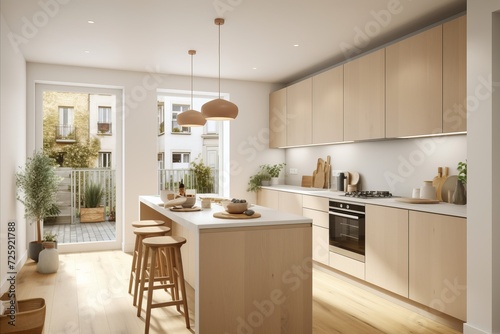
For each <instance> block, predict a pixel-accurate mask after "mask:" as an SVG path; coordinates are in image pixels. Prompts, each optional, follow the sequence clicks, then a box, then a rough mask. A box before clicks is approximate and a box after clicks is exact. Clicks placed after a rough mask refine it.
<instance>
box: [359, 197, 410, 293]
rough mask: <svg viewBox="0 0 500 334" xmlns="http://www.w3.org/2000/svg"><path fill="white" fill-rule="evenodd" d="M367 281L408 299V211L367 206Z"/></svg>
mask: <svg viewBox="0 0 500 334" xmlns="http://www.w3.org/2000/svg"><path fill="white" fill-rule="evenodd" d="M365 233H366V234H365V248H366V249H365V252H366V253H365V279H366V281H368V282H370V283H372V284H375V285H377V286H380V287H382V288H384V289H386V290H389V291H392V292H394V293H396V294H398V295H400V296H403V297H408V210H403V209H395V208H388V207H382V206H376V205H367V206H366V227H365Z"/></svg>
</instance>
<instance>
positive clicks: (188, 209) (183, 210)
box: [170, 206, 201, 212]
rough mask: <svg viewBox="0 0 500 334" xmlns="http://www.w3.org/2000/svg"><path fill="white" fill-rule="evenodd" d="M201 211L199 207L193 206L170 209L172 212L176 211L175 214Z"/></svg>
mask: <svg viewBox="0 0 500 334" xmlns="http://www.w3.org/2000/svg"><path fill="white" fill-rule="evenodd" d="M200 210H201V208H200V207H199V206H193V207H192V208H179V207H173V208H170V211H175V212H192V211H200Z"/></svg>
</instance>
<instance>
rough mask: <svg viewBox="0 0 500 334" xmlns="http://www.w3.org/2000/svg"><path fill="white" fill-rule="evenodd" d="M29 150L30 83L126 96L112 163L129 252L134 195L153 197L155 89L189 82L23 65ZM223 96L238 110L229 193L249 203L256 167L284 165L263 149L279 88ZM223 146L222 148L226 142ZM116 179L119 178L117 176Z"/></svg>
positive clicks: (239, 86)
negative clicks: (116, 155) (275, 162)
mask: <svg viewBox="0 0 500 334" xmlns="http://www.w3.org/2000/svg"><path fill="white" fill-rule="evenodd" d="M27 72H28V73H27V74H28V79H27V81H28V89H27V96H28V105H27V107H28V144H27V145H28V150H30V149H32V148H34V147H35V146H40V145H41V142H42V135H41V122H38V124H37V125H36V126H35V124H36V119H35V113H34V110H35V108H34V103H35V102H34V98H33V97H34V96H35V94H34V87H35V84H34V83H35V82H38V81H43V82H52V83H66V84H68V83H73V84H75V85H100V86H104V87H110V88H122V89H123V92H124V96H125V106H124V111H123V113H121V114H120V113H119V116H118V123H120V122H121V123H122V124H121V125H122V127H123V143H122V148H123V156H122V157H121V165H120V161H119V162H118V163H117V164H118V165H119V166H121V168H120V167H119V168H118V169H117V180H121V185H120V186H117V202H118V203H119V202H120V198H123V206H121V207H120V206H119V205H117V221H123V222H125V227H124V233H123V249H124V250H125V251H131V250H132V249H133V242H134V235H133V232H132V229H131V228H130V223H131V221H133V220H136V219H138V218H139V205H138V196H140V195H144V194H156V193H157V89H180V90H189V89H190V77H182V76H174V75H166V74H158V73H147V72H130V71H116V70H106V69H96V68H82V67H71V66H60V65H48V64H38V63H28V69H27ZM195 80H196V87H197V90H199V91H206V92H210V91H216V90H217V87H218V85H217V80H216V79H207V78H196V79H195ZM221 85H222V89H223V92H226V93H228V94H229V95H230V99H231V101H233V102H235V103H236V104H237V105H238V107H239V112H240V113H239V116H238V118H237V119H236V120H235V121H232V122H231V123H230V128H231V129H230V136H229V137H228V140H229V142H230V152H229V157H230V160H231V170H230V171H229V170H226V171H224V174H225V175H226V176H229V177H230V180H231V187H230V194H231V196H234V197H241V198H248V199H249V200H252V199H251V197H252V196H254V194H248V193H246V185H247V182H248V178H249V176H250V175H251V174H253V173H254V172H255V170H256V169H257V167H258V165H259V164H262V163H267V162H268V161H271V160H272V159H277V160H278V161H283V160H284V152H283V151H278V152H277V154H276V155H275V154H274V153H273V152H275V150H269V149H268V148H267V143H268V142H267V140H268V131H267V122H268V109H269V102H268V101H269V93H270V92H271V91H273V90H275V89H277V88H278V87H277V86H276V85H272V84H267V83H255V82H245V81H235V80H222V83H221ZM226 144H227V143H226ZM118 175H121V177H119V176H118Z"/></svg>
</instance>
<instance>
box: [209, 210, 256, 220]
mask: <svg viewBox="0 0 500 334" xmlns="http://www.w3.org/2000/svg"><path fill="white" fill-rule="evenodd" d="M213 216H214V218H222V219H252V218H260V217H261V214H260V213H258V212H254V213H253V214H252V215H251V216H248V215H246V214H244V213H229V212H225V211H220V212H215V213H214V215H213Z"/></svg>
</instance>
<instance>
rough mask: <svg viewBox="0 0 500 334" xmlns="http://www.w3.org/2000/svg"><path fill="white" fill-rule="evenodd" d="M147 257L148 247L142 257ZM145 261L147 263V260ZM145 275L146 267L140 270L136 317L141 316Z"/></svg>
mask: <svg viewBox="0 0 500 334" xmlns="http://www.w3.org/2000/svg"><path fill="white" fill-rule="evenodd" d="M147 256H149V247H146V249H145V250H144V257H145V258H146V257H147ZM143 261H144V260H143ZM145 261H147V258H146V260H145ZM146 275H147V266H143V267H142V269H141V276H140V277H141V280H140V289H139V295H137V298H138V299H139V305H137V316H138V317H140V316H141V309H142V297H143V296H144V283H145V281H146ZM134 302H135V301H134Z"/></svg>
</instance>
